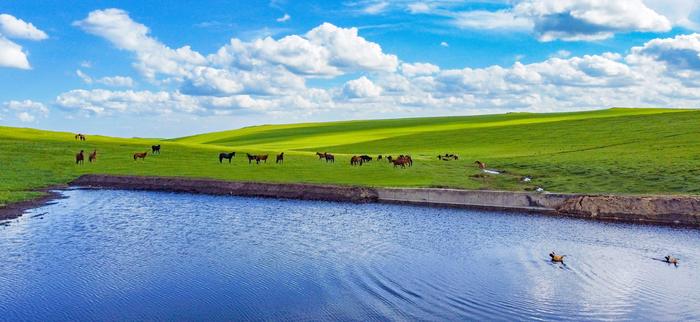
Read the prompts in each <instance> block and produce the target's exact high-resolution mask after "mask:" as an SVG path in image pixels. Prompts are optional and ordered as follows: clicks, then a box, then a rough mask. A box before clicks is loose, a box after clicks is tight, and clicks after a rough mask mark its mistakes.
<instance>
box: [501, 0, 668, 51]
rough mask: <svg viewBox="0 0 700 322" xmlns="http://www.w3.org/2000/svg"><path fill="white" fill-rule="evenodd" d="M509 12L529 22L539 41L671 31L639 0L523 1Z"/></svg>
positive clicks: (600, 37) (665, 22)
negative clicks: (632, 32)
mask: <svg viewBox="0 0 700 322" xmlns="http://www.w3.org/2000/svg"><path fill="white" fill-rule="evenodd" d="M513 10H514V12H515V14H516V15H520V16H524V17H527V18H529V19H532V21H533V22H534V30H535V32H536V34H537V36H538V37H539V39H540V40H542V41H551V40H556V39H561V40H570V41H572V40H598V39H606V38H610V37H612V36H613V34H614V33H616V32H631V31H652V32H664V31H669V30H671V22H670V21H669V20H668V19H667V18H666V17H664V16H662V15H660V14H659V13H657V12H655V11H654V10H652V9H650V8H649V7H647V6H646V5H645V4H644V3H643V2H642V1H641V0H627V1H589V0H527V1H524V2H521V3H519V4H518V5H517V6H516V7H515V8H514V9H513Z"/></svg>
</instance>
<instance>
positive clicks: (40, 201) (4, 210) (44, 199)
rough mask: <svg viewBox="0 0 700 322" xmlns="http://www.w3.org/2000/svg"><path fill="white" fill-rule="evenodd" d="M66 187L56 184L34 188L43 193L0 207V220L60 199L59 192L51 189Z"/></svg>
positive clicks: (18, 215)
mask: <svg viewBox="0 0 700 322" xmlns="http://www.w3.org/2000/svg"><path fill="white" fill-rule="evenodd" d="M65 188H68V185H57V186H51V187H48V188H43V189H39V190H36V191H38V192H41V193H43V195H41V196H39V197H36V198H32V199H29V200H24V201H19V202H11V203H8V204H6V205H5V206H2V207H0V221H5V220H12V219H16V218H19V217H21V216H22V215H24V213H26V212H27V211H28V210H30V209H34V208H39V207H41V206H44V205H46V204H48V203H50V202H52V201H54V200H57V199H61V198H62V197H61V194H60V193H58V192H55V191H53V190H60V189H65Z"/></svg>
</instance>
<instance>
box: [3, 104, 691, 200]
mask: <svg viewBox="0 0 700 322" xmlns="http://www.w3.org/2000/svg"><path fill="white" fill-rule="evenodd" d="M128 135H129V134H128V133H125V134H124V136H128ZM151 144H161V145H162V146H163V147H162V154H161V155H156V156H151V155H150V154H149V156H148V157H147V158H146V160H145V161H134V160H133V159H132V158H131V155H132V154H133V153H134V152H143V151H146V150H149V151H150V145H151ZM80 149H83V150H85V151H86V153H87V152H90V151H92V150H93V149H97V150H98V161H97V162H96V163H94V164H90V163H88V162H87V161H86V163H85V165H83V166H77V165H75V164H74V155H75V153H77V151H79V150H80ZM0 151H2V153H1V154H0V166H1V167H2V168H1V169H0V203H6V202H11V201H18V200H24V199H27V198H30V197H33V196H35V195H36V193H35V192H33V191H32V190H34V189H37V188H42V187H46V186H50V185H54V184H62V183H66V182H69V181H70V180H72V179H74V178H76V177H77V176H79V175H81V174H84V173H104V174H133V175H157V176H182V177H201V178H219V179H225V180H247V181H267V182H309V183H329V184H352V185H369V186H403V187H405V186H416V187H454V188H466V189H503V190H525V189H532V188H533V187H535V186H537V185H541V186H543V187H544V188H545V189H547V190H549V191H556V192H586V193H660V194H697V193H698V192H700V176H698V175H699V174H700V112H696V111H688V110H665V109H609V110H602V111H593V112H578V113H559V114H530V113H515V114H505V115H486V116H474V117H441V118H423V119H396V120H378V121H350V122H334V123H310V124H294V125H281V126H273V125H268V126H258V127H251V128H244V129H241V130H235V131H226V132H217V133H210V134H204V135H200V136H193V137H188V138H182V139H174V140H165V141H159V140H149V139H123V138H111V137H101V136H92V135H88V140H87V141H85V142H81V141H76V140H75V139H74V137H73V133H60V132H49V131H40V130H31V129H17V128H5V127H0ZM228 151H237V152H238V154H237V156H236V158H235V159H234V161H233V163H232V164H230V165H229V164H228V163H226V161H224V164H219V162H218V157H217V156H218V153H219V152H228ZM315 151H324V152H325V151H328V152H333V153H337V154H338V155H337V156H336V163H335V164H331V163H325V162H323V161H319V160H318V158H317V157H316V156H315V155H314V154H313V153H314V152H315ZM245 152H251V153H269V154H270V160H268V163H267V164H261V165H255V164H253V165H249V164H248V162H247V160H245ZM279 152H285V156H286V158H285V163H284V165H276V164H275V163H274V154H276V153H279ZM365 153H366V154H371V155H373V156H376V155H377V154H384V155H387V154H393V155H397V154H411V155H412V156H413V158H414V160H415V165H414V167H413V168H410V169H394V168H393V167H392V166H391V165H390V164H388V163H387V162H381V163H378V162H371V163H369V164H366V165H364V166H362V167H351V166H350V165H349V158H350V156H351V155H353V154H365ZM444 153H457V154H459V155H460V160H459V161H449V162H445V161H440V160H437V158H436V155H437V154H444ZM477 159H478V160H481V161H484V162H486V163H487V164H488V165H489V167H491V168H495V169H498V170H505V171H506V174H504V175H498V176H493V175H486V176H482V175H480V173H479V171H478V169H476V168H475V167H474V165H473V164H472V163H473V162H474V160H477ZM525 175H528V176H532V177H533V178H534V179H533V181H532V182H530V183H523V182H521V181H520V178H521V177H522V176H525Z"/></svg>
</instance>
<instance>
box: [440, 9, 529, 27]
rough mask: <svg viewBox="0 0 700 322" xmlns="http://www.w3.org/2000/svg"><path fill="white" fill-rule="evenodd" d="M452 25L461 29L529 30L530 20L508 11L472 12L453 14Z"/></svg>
mask: <svg viewBox="0 0 700 322" xmlns="http://www.w3.org/2000/svg"><path fill="white" fill-rule="evenodd" d="M453 23H454V24H455V25H456V26H457V27H459V28H463V29H491V30H494V29H503V30H531V29H532V28H533V23H532V20H530V19H528V18H525V17H519V16H516V15H514V14H513V12H512V11H510V10H499V11H486V10H474V11H465V12H460V13H456V14H454V18H453Z"/></svg>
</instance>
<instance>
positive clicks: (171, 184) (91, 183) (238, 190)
mask: <svg viewBox="0 0 700 322" xmlns="http://www.w3.org/2000/svg"><path fill="white" fill-rule="evenodd" d="M70 185H72V186H80V187H89V188H90V187H91V188H114V189H135V190H156V191H171V192H188V193H203V194H212V195H235V196H251V197H272V198H288V199H303V200H327V201H345V202H358V203H360V202H376V201H377V192H376V191H375V190H374V189H371V188H363V187H351V186H330V185H315V184H302V183H264V182H233V181H223V180H213V179H190V178H169V177H139V176H111V175H84V176H81V177H79V178H78V179H76V180H74V181H73V182H71V183H70Z"/></svg>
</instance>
